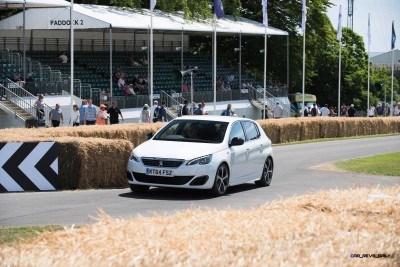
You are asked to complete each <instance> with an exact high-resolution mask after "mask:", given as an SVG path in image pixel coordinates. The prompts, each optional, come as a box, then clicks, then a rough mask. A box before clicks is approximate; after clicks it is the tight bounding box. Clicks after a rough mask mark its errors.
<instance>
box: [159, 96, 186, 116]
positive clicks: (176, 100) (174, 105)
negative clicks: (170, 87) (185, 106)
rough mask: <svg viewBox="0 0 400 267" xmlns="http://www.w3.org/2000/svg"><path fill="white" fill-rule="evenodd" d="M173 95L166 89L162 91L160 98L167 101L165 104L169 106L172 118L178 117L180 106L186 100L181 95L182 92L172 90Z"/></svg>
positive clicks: (168, 109) (169, 113) (168, 110)
mask: <svg viewBox="0 0 400 267" xmlns="http://www.w3.org/2000/svg"><path fill="white" fill-rule="evenodd" d="M171 94H172V95H169V94H168V93H167V92H165V91H163V90H162V91H161V93H160V99H161V101H165V106H166V107H167V112H168V115H170V116H171V117H172V118H176V117H177V116H178V112H179V106H180V105H181V104H182V103H183V101H185V99H184V98H183V97H182V96H181V94H179V93H177V92H175V91H172V93H171Z"/></svg>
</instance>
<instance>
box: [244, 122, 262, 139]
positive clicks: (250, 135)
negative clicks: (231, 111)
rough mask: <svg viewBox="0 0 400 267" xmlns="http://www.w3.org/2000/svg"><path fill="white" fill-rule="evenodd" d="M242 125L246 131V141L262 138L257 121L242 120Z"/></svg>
mask: <svg viewBox="0 0 400 267" xmlns="http://www.w3.org/2000/svg"><path fill="white" fill-rule="evenodd" d="M242 125H243V128H244V131H245V133H246V141H249V140H255V139H258V138H260V132H259V130H258V127H257V125H256V124H255V123H253V122H251V121H242Z"/></svg>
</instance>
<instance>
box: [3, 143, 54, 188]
mask: <svg viewBox="0 0 400 267" xmlns="http://www.w3.org/2000/svg"><path fill="white" fill-rule="evenodd" d="M58 184H59V182H58V146H57V144H56V143H54V142H40V143H2V144H0V192H12V191H32V190H34V191H38V190H55V189H57V185H58Z"/></svg>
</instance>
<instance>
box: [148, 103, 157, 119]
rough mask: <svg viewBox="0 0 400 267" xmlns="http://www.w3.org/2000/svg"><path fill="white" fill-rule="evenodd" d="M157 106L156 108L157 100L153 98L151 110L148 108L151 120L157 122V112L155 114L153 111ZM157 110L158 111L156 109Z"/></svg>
mask: <svg viewBox="0 0 400 267" xmlns="http://www.w3.org/2000/svg"><path fill="white" fill-rule="evenodd" d="M157 108H158V101H157V100H154V101H153V105H152V106H151V110H150V116H151V121H152V122H157V120H158V114H155V111H156V109H157ZM157 112H158V109H157Z"/></svg>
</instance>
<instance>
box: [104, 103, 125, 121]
mask: <svg viewBox="0 0 400 267" xmlns="http://www.w3.org/2000/svg"><path fill="white" fill-rule="evenodd" d="M107 113H108V114H110V124H118V123H119V118H118V115H119V116H121V119H122V121H124V117H123V116H122V113H121V110H120V109H119V108H118V107H117V102H115V101H114V102H112V106H111V107H110V108H109V109H108V110H107Z"/></svg>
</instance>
